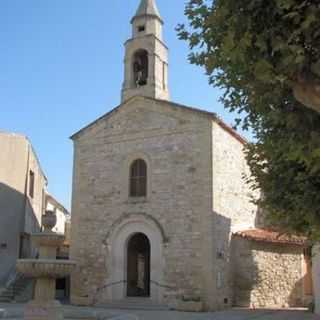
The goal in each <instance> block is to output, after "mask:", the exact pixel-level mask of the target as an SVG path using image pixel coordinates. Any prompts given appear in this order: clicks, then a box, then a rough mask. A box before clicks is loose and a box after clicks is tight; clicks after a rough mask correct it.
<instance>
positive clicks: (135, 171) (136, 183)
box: [130, 159, 147, 197]
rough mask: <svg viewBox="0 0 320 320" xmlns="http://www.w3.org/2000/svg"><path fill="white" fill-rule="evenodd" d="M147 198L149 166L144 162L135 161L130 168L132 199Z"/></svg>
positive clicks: (140, 160)
mask: <svg viewBox="0 0 320 320" xmlns="http://www.w3.org/2000/svg"><path fill="white" fill-rule="evenodd" d="M146 196H147V164H146V163H145V161H144V160H142V159H138V160H135V161H134V162H133V163H132V164H131V167H130V197H146Z"/></svg>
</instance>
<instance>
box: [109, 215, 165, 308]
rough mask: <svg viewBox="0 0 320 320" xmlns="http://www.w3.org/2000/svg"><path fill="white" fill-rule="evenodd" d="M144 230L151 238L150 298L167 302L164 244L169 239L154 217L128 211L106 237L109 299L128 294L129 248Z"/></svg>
mask: <svg viewBox="0 0 320 320" xmlns="http://www.w3.org/2000/svg"><path fill="white" fill-rule="evenodd" d="M137 233H143V234H144V235H145V236H146V237H147V238H148V239H149V241H150V247H151V257H150V269H151V270H150V298H151V300H152V301H153V302H156V303H162V301H163V283H164V279H163V271H164V263H165V262H164V258H163V250H164V246H165V245H166V243H167V242H168V239H167V237H166V235H165V232H164V229H163V227H162V226H161V224H160V223H159V222H158V221H157V220H156V219H154V218H153V217H152V216H150V215H147V214H144V213H141V214H124V215H123V216H121V217H120V218H119V219H118V220H117V221H116V222H115V223H114V224H113V225H112V227H111V229H110V231H109V232H108V234H107V236H106V238H105V244H106V245H107V247H108V251H109V255H108V261H107V265H108V270H109V272H108V274H109V277H108V279H107V282H108V283H109V284H110V285H108V287H107V292H106V293H107V296H108V300H111V301H117V300H123V299H125V298H126V294H127V248H128V241H129V239H130V238H131V237H132V236H133V235H134V234H137Z"/></svg>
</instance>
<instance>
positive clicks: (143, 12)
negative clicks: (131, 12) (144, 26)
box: [132, 0, 162, 21]
mask: <svg viewBox="0 0 320 320" xmlns="http://www.w3.org/2000/svg"><path fill="white" fill-rule="evenodd" d="M143 16H154V17H157V18H158V19H159V20H161V21H162V19H161V16H160V12H159V9H158V7H157V4H156V1H155V0H141V2H140V5H139V8H138V10H137V12H136V14H135V16H134V17H133V18H132V20H134V19H135V18H138V17H143Z"/></svg>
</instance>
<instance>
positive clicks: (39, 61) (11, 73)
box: [0, 0, 234, 208]
mask: <svg viewBox="0 0 320 320" xmlns="http://www.w3.org/2000/svg"><path fill="white" fill-rule="evenodd" d="M139 1H140V0H122V1H121V0H117V1H110V0H53V1H49V0H45V1H43V0H28V1H25V0H1V1H0V111H1V113H0V130H5V131H11V132H18V133H23V134H25V135H27V136H28V137H29V139H30V140H31V142H32V144H33V146H34V148H35V150H36V152H37V155H38V157H39V159H40V162H41V164H42V167H43V169H44V171H45V173H46V175H47V177H48V180H49V191H50V192H51V193H52V194H53V195H54V196H56V197H57V199H58V200H60V201H61V203H63V204H64V205H65V206H66V207H67V208H70V202H71V180H72V157H73V147H72V142H71V141H70V140H69V136H70V135H72V134H73V133H74V132H76V131H78V130H79V129H81V128H82V127H83V126H85V125H87V124H88V123H90V122H92V121H93V120H95V119H96V118H97V117H99V116H101V115H102V114H104V113H106V112H108V111H110V110H111V109H112V108H113V107H115V106H116V105H118V104H119V102H120V91H121V85H122V80H123V57H124V48H123V43H124V42H125V41H126V40H127V39H128V38H129V37H130V34H131V25H130V23H129V22H130V19H131V17H132V16H133V14H134V12H135V11H136V9H137V7H138V4H139ZM157 3H158V7H159V9H160V12H161V14H162V17H163V19H164V20H165V29H164V31H165V41H166V44H167V45H168V46H169V48H170V66H169V84H170V91H171V97H172V100H173V101H175V102H179V103H183V104H187V105H191V106H195V107H199V108H202V109H206V110H209V111H212V112H216V113H218V115H219V116H220V117H221V118H222V119H224V120H225V122H226V123H228V124H232V123H233V118H234V117H233V116H232V115H231V114H229V113H227V112H226V111H224V109H223V107H222V105H221V104H220V103H219V102H218V99H219V96H220V95H221V92H220V91H219V90H217V89H214V88H212V87H210V86H209V85H208V80H207V77H206V76H205V75H204V72H203V70H202V69H200V68H199V67H195V66H191V65H190V64H189V63H188V61H187V55H188V47H187V44H186V43H184V42H182V41H180V40H178V38H177V35H176V32H175V27H176V25H177V24H178V23H180V22H185V18H184V15H183V11H184V3H185V1H184V0H174V1H172V0H157Z"/></svg>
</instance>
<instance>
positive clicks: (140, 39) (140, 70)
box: [122, 0, 169, 102]
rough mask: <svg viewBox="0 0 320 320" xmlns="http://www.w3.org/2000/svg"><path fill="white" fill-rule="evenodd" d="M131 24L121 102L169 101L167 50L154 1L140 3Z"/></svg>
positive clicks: (126, 44) (126, 48) (160, 20)
mask: <svg viewBox="0 0 320 320" xmlns="http://www.w3.org/2000/svg"><path fill="white" fill-rule="evenodd" d="M131 24H132V38H131V39H129V40H128V41H127V42H126V43H125V51H126V54H125V61H124V62H125V75H124V83H123V87H122V102H124V101H126V100H128V99H129V98H131V97H133V96H138V95H140V96H146V97H151V98H155V99H164V100H169V89H168V48H167V47H166V45H165V44H164V42H163V39H162V27H163V20H162V19H161V16H160V13H159V10H158V8H157V5H156V3H155V0H141V3H140V6H139V8H138V10H137V12H136V14H135V16H134V17H133V18H132V20H131Z"/></svg>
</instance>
